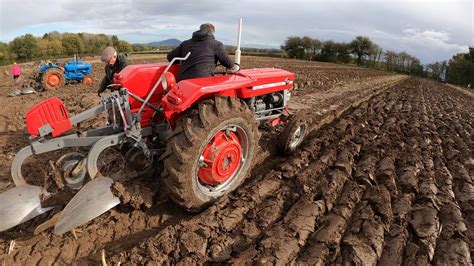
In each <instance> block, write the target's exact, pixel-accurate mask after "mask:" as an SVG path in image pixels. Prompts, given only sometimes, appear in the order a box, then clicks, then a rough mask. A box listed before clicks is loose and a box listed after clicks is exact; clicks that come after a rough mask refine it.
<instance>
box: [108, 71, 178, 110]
mask: <svg viewBox="0 0 474 266" xmlns="http://www.w3.org/2000/svg"><path fill="white" fill-rule="evenodd" d="M167 66H168V64H166V63H161V64H140V65H130V66H127V67H126V68H124V69H123V70H122V71H120V73H119V76H118V77H117V76H116V77H115V81H114V83H118V84H121V85H122V87H124V88H127V89H128V90H129V91H130V92H132V93H134V94H136V95H137V96H139V97H140V98H142V99H145V98H146V97H147V95H148V93H149V92H150V91H151V89H152V88H153V86H154V85H155V83H156V82H157V81H158V79H159V78H160V76H161V75H162V74H163V71H164V70H165V68H166V67H167ZM178 71H179V65H174V66H172V67H171V68H170V70H169V72H171V73H173V74H174V75H175V76H176V75H178ZM162 97H163V88H162V87H161V84H160V85H158V88H157V89H156V90H155V92H154V93H153V96H152V97H151V99H150V103H152V104H156V105H158V104H159V103H160V102H161V98H162ZM129 100H130V105H131V108H132V109H134V108H140V106H141V103H140V102H139V101H137V100H135V99H133V98H132V97H130V98H129Z"/></svg>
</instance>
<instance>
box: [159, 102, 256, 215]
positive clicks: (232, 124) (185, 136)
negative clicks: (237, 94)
mask: <svg viewBox="0 0 474 266" xmlns="http://www.w3.org/2000/svg"><path fill="white" fill-rule="evenodd" d="M258 139H259V133H258V125H257V121H256V120H255V117H254V115H253V113H252V112H251V111H250V109H249V108H248V106H247V105H246V104H245V103H244V102H242V101H240V100H239V99H235V98H228V97H216V98H214V99H209V100H205V101H203V102H202V103H200V104H199V106H198V108H197V109H194V110H190V112H189V113H188V114H186V115H184V116H183V117H181V118H179V119H178V121H177V124H176V128H175V130H174V133H173V135H172V137H170V138H169V140H168V142H167V148H166V152H165V154H164V155H163V156H162V158H164V159H163V166H164V170H163V172H162V177H163V180H164V182H165V185H166V187H167V189H168V191H169V193H170V197H171V198H172V199H173V201H174V202H176V203H177V204H179V205H181V206H183V207H184V208H186V209H187V210H189V211H200V210H202V209H203V208H204V207H206V206H207V205H209V204H210V203H212V202H214V201H215V200H216V199H218V198H220V197H221V196H223V195H225V194H227V193H229V192H231V191H233V190H235V189H236V188H237V187H238V186H239V185H240V184H241V183H242V182H243V181H244V180H245V178H246V177H247V176H248V175H249V172H250V169H251V166H252V164H253V161H254V157H255V153H256V150H257V145H258Z"/></svg>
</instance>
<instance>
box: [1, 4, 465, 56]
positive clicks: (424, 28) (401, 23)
mask: <svg viewBox="0 0 474 266" xmlns="http://www.w3.org/2000/svg"><path fill="white" fill-rule="evenodd" d="M473 10H474V7H473V3H472V1H470V0H461V1H449V0H445V1H436V0H430V1H428V0H418V1H416V2H413V1H408V0H398V1H388V2H387V1H376V0H362V1H355V0H337V1H329V0H293V1H286V0H285V1H283V0H274V1H269V0H260V1H258V0H253V1H252V0H239V1H228V0H201V1H186V0H161V1H155V0H96V1H93V0H68V1H66V0H61V1H59V0H49V1H46V0H0V40H1V41H10V40H11V39H13V38H14V37H16V36H19V35H22V34H25V33H27V32H34V33H37V32H39V31H40V30H43V29H44V30H45V31H50V30H60V31H63V30H68V31H71V32H91V33H106V34H116V35H118V36H119V37H120V38H123V39H126V40H128V41H130V42H149V41H157V40H161V39H165V38H178V39H187V38H189V37H190V36H191V33H192V32H193V31H194V30H196V29H197V27H198V26H199V24H201V23H203V22H211V23H213V24H214V25H215V26H216V37H217V38H218V39H220V40H221V41H223V42H224V43H226V44H235V41H236V25H237V20H238V18H239V17H243V18H244V28H243V36H242V44H243V45H244V46H245V45H246V46H249V45H263V46H272V47H279V46H280V45H281V44H282V43H283V41H284V40H285V38H286V37H287V36H290V35H300V36H303V35H308V36H310V37H313V38H318V39H322V40H329V39H332V40H335V41H344V42H349V41H351V40H352V39H353V38H354V37H356V36H357V35H365V36H368V37H370V38H371V39H373V40H374V41H375V42H377V43H379V44H380V46H382V47H383V48H385V49H393V50H397V51H401V50H406V51H408V52H410V53H412V54H413V55H416V56H418V57H420V59H421V60H422V61H424V62H427V61H429V60H441V59H447V58H449V57H451V56H452V53H454V52H458V51H459V50H460V49H464V47H466V45H468V44H471V45H474V43H472V42H473V41H474V39H473V34H474V29H473V24H474V23H473V12H472V11H473ZM35 25H40V26H39V27H36V28H34V27H35ZM48 26H49V30H48ZM428 50H429V51H430V54H428V53H427V52H426V51H428Z"/></svg>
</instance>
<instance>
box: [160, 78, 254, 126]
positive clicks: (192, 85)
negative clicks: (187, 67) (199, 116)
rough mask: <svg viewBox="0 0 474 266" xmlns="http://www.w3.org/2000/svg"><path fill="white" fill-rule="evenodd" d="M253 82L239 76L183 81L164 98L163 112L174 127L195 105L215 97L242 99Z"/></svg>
mask: <svg viewBox="0 0 474 266" xmlns="http://www.w3.org/2000/svg"><path fill="white" fill-rule="evenodd" d="M252 82H253V80H252V79H249V78H247V77H243V76H237V75H228V76H215V77H208V78H197V79H190V80H182V81H180V82H178V86H177V88H176V89H175V90H173V91H169V92H167V93H166V95H165V96H164V97H163V99H162V102H161V103H162V107H163V112H164V113H165V117H166V119H167V120H168V122H169V123H170V125H171V126H172V127H174V124H175V122H176V120H177V119H178V118H179V117H180V116H181V114H182V113H183V112H184V111H186V110H187V109H189V108H190V107H191V106H193V105H194V104H195V103H197V102H200V101H202V100H204V99H208V98H211V97H213V96H230V97H240V96H241V95H240V94H241V91H242V90H246V89H248V88H249V86H251V84H252Z"/></svg>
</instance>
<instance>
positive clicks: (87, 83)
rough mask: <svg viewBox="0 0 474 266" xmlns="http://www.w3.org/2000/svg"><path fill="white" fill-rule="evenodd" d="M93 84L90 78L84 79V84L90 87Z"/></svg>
mask: <svg viewBox="0 0 474 266" xmlns="http://www.w3.org/2000/svg"><path fill="white" fill-rule="evenodd" d="M93 83H94V81H93V80H92V78H91V77H85V78H84V84H86V85H92V84H93Z"/></svg>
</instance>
